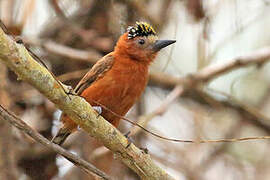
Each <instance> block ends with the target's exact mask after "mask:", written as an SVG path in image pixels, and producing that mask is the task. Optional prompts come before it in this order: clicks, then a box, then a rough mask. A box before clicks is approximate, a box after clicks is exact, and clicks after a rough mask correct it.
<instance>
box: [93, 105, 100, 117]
mask: <svg viewBox="0 0 270 180" xmlns="http://www.w3.org/2000/svg"><path fill="white" fill-rule="evenodd" d="M93 109H94V110H95V111H96V112H97V113H98V115H97V118H98V117H99V116H100V115H101V113H102V107H101V106H93Z"/></svg>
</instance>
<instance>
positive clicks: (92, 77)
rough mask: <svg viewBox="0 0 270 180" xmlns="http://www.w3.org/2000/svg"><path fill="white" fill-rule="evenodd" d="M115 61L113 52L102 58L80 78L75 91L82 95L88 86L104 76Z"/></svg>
mask: <svg viewBox="0 0 270 180" xmlns="http://www.w3.org/2000/svg"><path fill="white" fill-rule="evenodd" d="M113 62H114V57H113V55H112V54H108V55H106V56H104V57H103V58H102V59H100V60H99V61H98V62H97V63H96V64H95V65H94V66H93V67H92V68H91V69H90V70H89V71H88V72H87V73H86V74H85V75H84V77H83V78H82V79H81V80H80V82H79V83H78V84H77V86H76V87H75V89H74V90H75V92H76V93H77V94H78V95H80V94H81V93H82V92H83V91H84V90H85V89H86V88H88V87H89V86H90V85H91V84H92V83H93V82H95V81H96V80H97V79H98V78H100V77H102V76H103V75H104V74H105V72H107V71H108V70H109V69H111V67H112V65H113Z"/></svg>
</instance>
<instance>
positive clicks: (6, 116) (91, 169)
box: [0, 105, 111, 180]
mask: <svg viewBox="0 0 270 180" xmlns="http://www.w3.org/2000/svg"><path fill="white" fill-rule="evenodd" d="M0 119H1V120H3V121H7V122H8V123H10V124H11V125H13V126H15V127H16V128H18V129H19V130H21V131H22V132H24V133H25V134H27V135H29V136H30V137H32V138H33V139H34V140H35V141H37V142H39V143H41V144H42V145H44V146H46V147H48V148H50V149H52V150H53V151H55V152H57V153H59V154H61V155H62V156H64V157H65V158H66V159H68V160H69V161H71V162H72V163H73V164H75V165H76V166H78V167H79V168H81V169H83V170H84V171H86V172H88V173H90V174H93V173H94V174H95V175H97V176H99V177H101V178H102V179H108V180H109V179H111V178H110V177H109V176H108V175H106V174H105V173H104V172H102V171H100V170H99V169H97V168H96V167H95V166H93V165H92V164H90V163H88V162H86V161H85V160H83V159H81V158H80V157H78V156H77V155H74V154H72V153H70V152H68V151H67V150H65V149H63V148H62V147H60V146H58V145H56V144H53V143H51V142H50V141H49V140H47V139H46V138H44V137H43V136H42V135H41V134H39V133H38V132H36V131H35V130H33V129H32V128H31V127H30V126H28V125H27V124H26V123H25V122H23V120H21V119H19V118H18V117H16V116H15V115H13V114H11V113H10V112H8V111H7V110H6V109H5V108H3V107H2V106H1V105H0Z"/></svg>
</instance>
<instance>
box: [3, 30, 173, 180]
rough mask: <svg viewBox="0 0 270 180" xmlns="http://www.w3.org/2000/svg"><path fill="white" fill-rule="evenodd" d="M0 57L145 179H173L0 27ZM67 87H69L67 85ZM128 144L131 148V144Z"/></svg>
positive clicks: (20, 76)
mask: <svg viewBox="0 0 270 180" xmlns="http://www.w3.org/2000/svg"><path fill="white" fill-rule="evenodd" d="M0 60H1V61H3V62H4V63H5V64H6V65H7V66H8V67H9V68H10V69H11V70H13V71H14V72H15V73H16V74H17V75H18V79H22V80H24V81H26V82H28V83H29V84H31V85H32V86H34V87H35V88H36V89H38V90H39V91H40V92H41V93H42V94H43V95H45V96H46V97H47V98H48V99H49V100H51V101H52V102H53V103H55V105H56V106H57V107H58V108H59V109H61V110H63V111H64V112H65V113H66V114H67V115H68V116H69V117H70V118H71V119H72V120H74V121H75V122H76V123H77V124H78V125H80V127H82V128H83V129H84V130H85V131H86V132H87V133H88V134H89V135H91V136H93V137H95V138H96V139H97V140H99V141H101V142H102V143H103V144H104V146H106V147H107V148H109V149H110V150H111V151H112V152H113V153H115V154H116V155H117V157H118V158H119V159H120V160H121V161H122V162H123V163H124V164H126V165H127V166H128V167H130V168H131V169H132V170H133V171H135V172H136V173H137V174H138V175H139V176H140V177H141V178H142V179H173V178H172V177H171V176H170V175H168V174H167V173H166V172H165V171H164V170H162V169H161V168H160V167H158V166H157V165H156V164H155V163H154V162H153V161H152V160H151V158H150V155H148V154H145V153H144V152H143V151H141V150H140V149H138V148H137V147H136V146H135V145H134V144H131V145H130V146H128V144H129V142H128V140H127V138H126V137H125V136H123V135H122V134H121V133H120V132H119V131H118V130H117V129H116V128H115V127H113V126H112V125H111V124H110V123H109V122H107V121H106V120H105V119H104V118H103V117H101V116H98V114H97V113H96V112H95V110H93V108H92V107H91V106H90V104H89V103H87V102H86V101H85V100H84V99H83V98H81V97H79V96H72V95H70V96H68V95H67V93H66V92H64V90H63V89H62V88H61V86H60V85H59V83H58V82H57V81H56V80H55V79H54V78H53V77H52V75H51V74H50V73H49V72H48V71H47V69H45V68H44V67H42V66H40V65H39V64H38V63H37V62H36V61H35V60H34V59H33V58H32V57H31V56H30V55H29V53H28V52H27V50H26V49H25V47H24V46H23V45H21V44H16V42H14V41H13V40H12V39H11V38H10V37H9V36H7V35H6V34H5V33H4V32H3V30H2V29H0ZM65 88H66V87H65ZM127 146H128V148H127ZM104 163H105V162H104Z"/></svg>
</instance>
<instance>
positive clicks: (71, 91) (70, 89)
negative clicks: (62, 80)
mask: <svg viewBox="0 0 270 180" xmlns="http://www.w3.org/2000/svg"><path fill="white" fill-rule="evenodd" d="M66 89H67V91H65V93H66V94H67V95H72V96H77V94H76V93H74V91H73V88H72V87H71V86H66Z"/></svg>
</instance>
